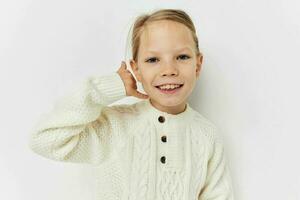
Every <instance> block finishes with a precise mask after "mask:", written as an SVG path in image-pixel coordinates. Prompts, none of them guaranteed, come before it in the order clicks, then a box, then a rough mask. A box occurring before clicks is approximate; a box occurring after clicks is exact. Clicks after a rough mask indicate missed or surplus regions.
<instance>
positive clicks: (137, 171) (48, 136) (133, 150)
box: [28, 72, 234, 200]
mask: <svg viewBox="0 0 300 200" xmlns="http://www.w3.org/2000/svg"><path fill="white" fill-rule="evenodd" d="M124 97H126V90H125V86H124V83H123V81H122V79H121V77H120V76H119V74H118V73H116V72H115V73H112V74H108V75H104V76H90V77H88V78H87V79H85V80H84V81H82V82H80V84H79V85H78V86H76V87H74V88H73V90H72V91H70V92H69V93H67V94H65V95H64V96H62V97H60V98H59V99H58V100H57V101H56V102H55V103H54V106H53V108H52V109H51V110H50V111H49V112H47V113H44V114H42V115H41V116H40V118H39V120H38V122H37V123H36V124H35V125H34V126H33V128H32V131H31V133H30V137H29V141H28V144H29V148H30V149H31V150H32V151H33V152H35V153H36V154H38V155H41V156H43V157H46V158H49V159H52V160H56V161H62V162H72V163H81V164H90V165H91V166H93V167H94V169H95V179H96V184H97V190H96V193H95V200H233V199H234V195H233V187H232V181H231V177H230V170H229V168H228V166H227V164H226V155H225V151H224V146H223V143H222V140H221V137H219V135H218V130H217V128H216V126H215V125H214V124H213V123H212V122H211V121H209V120H208V119H206V118H205V117H204V116H203V115H201V114H200V113H199V112H197V111H195V110H194V109H192V108H191V107H190V105H189V103H187V104H186V108H185V110H184V112H181V113H179V114H176V115H173V114H169V113H166V112H162V111H160V110H158V109H156V108H155V107H154V106H153V105H152V103H151V101H150V100H149V99H147V100H141V101H139V102H137V103H134V104H131V105H129V104H119V105H110V104H112V103H113V102H115V101H117V100H120V99H122V98H124ZM162 118H163V119H164V120H161V119H162ZM162 136H165V137H166V141H163V140H162ZM163 156H164V158H165V160H164V161H163V159H162V157H163Z"/></svg>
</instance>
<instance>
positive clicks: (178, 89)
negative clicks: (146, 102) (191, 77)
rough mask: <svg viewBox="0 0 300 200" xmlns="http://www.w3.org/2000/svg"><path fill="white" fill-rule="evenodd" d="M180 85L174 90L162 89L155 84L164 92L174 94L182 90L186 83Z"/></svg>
mask: <svg viewBox="0 0 300 200" xmlns="http://www.w3.org/2000/svg"><path fill="white" fill-rule="evenodd" d="M179 85H181V86H180V87H178V88H176V89H174V90H161V89H159V87H158V86H155V88H156V89H157V90H158V91H159V92H160V93H162V94H174V93H178V91H180V90H181V88H183V86H184V84H179Z"/></svg>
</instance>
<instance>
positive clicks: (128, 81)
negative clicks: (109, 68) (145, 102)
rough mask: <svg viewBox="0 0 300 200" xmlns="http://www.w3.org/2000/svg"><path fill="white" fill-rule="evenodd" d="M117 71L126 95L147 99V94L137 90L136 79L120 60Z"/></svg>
mask: <svg viewBox="0 0 300 200" xmlns="http://www.w3.org/2000/svg"><path fill="white" fill-rule="evenodd" d="M117 73H118V74H119V75H120V77H121V79H122V81H123V83H124V85H125V89H126V95H127V96H134V97H137V98H140V99H148V98H149V96H148V95H146V94H143V93H141V92H139V91H137V85H136V80H135V78H134V77H133V75H132V74H131V72H130V71H129V70H128V69H127V66H126V63H125V62H124V61H122V64H121V67H120V68H119V69H118V71H117Z"/></svg>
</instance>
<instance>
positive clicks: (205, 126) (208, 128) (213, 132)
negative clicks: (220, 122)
mask: <svg viewBox="0 0 300 200" xmlns="http://www.w3.org/2000/svg"><path fill="white" fill-rule="evenodd" d="M194 113H195V114H194V118H193V123H192V124H193V126H194V130H197V132H198V133H197V134H200V135H201V136H204V137H205V138H206V140H207V141H208V142H209V143H210V144H213V143H214V141H215V140H216V139H217V138H218V136H219V135H218V128H217V126H216V125H215V123H214V122H212V121H211V120H210V119H208V118H207V117H205V116H204V115H202V114H201V113H199V112H197V111H195V112H194Z"/></svg>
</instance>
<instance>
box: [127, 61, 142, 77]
mask: <svg viewBox="0 0 300 200" xmlns="http://www.w3.org/2000/svg"><path fill="white" fill-rule="evenodd" d="M129 64H130V66H131V69H132V72H133V73H134V76H135V77H136V79H137V80H138V81H139V82H141V80H142V78H141V74H140V69H139V67H138V65H137V63H136V62H135V61H134V60H133V59H131V60H130V62H129Z"/></svg>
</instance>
